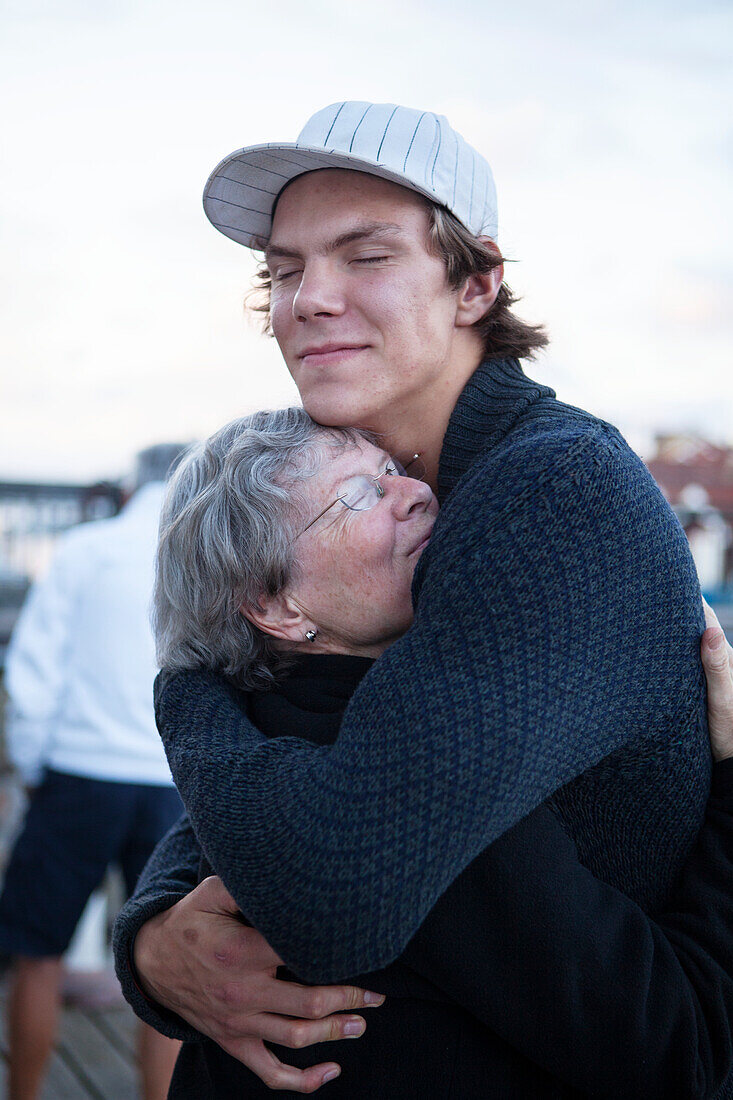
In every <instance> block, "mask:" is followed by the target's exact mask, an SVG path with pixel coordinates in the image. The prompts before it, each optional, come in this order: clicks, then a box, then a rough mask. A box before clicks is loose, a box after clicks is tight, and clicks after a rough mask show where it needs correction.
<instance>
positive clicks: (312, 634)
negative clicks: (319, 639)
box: [305, 630, 318, 642]
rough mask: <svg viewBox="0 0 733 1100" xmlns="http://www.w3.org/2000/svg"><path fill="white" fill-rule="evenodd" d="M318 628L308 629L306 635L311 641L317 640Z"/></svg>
mask: <svg viewBox="0 0 733 1100" xmlns="http://www.w3.org/2000/svg"><path fill="white" fill-rule="evenodd" d="M317 633H318V631H317V630H306V632H305V636H306V638H307V640H308V641H309V642H315V640H316V634H317Z"/></svg>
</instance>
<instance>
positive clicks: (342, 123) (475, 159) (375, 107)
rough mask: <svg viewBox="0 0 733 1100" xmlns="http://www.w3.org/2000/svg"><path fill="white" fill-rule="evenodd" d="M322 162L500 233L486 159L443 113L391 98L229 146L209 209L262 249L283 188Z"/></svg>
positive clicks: (334, 108)
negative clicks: (274, 137) (405, 190)
mask: <svg viewBox="0 0 733 1100" xmlns="http://www.w3.org/2000/svg"><path fill="white" fill-rule="evenodd" d="M319 168H350V169H352V170H354V171H356V172H367V173H369V174H370V175H372V176H380V177H381V178H382V179H386V180H391V181H392V182H393V183H398V184H400V185H401V186H402V187H409V188H410V190H412V191H417V192H418V194H420V195H425V196H426V198H428V199H432V201H433V202H436V203H439V204H440V205H442V206H446V207H447V208H448V209H449V210H450V211H451V212H452V213H453V214H455V216H456V217H457V218H458V220H459V221H461V222H462V223H463V225H465V226H466V228H467V229H470V230H471V232H472V233H473V234H475V235H476V236H486V237H491V238H492V239H493V240H495V239H496V237H497V234H498V230H499V226H498V219H497V209H496V188H495V186H494V177H493V176H492V174H491V169H490V168H489V165H488V164H487V162H486V161H485V160H484V158H483V157H482V156H480V155H479V153H477V152H476V150H475V149H473V148H472V147H471V146H470V145H469V144H468V143H467V142H466V141H464V140H463V138H462V137H461V135H460V134H458V133H456V131H455V130H454V129H453V128H452V127H451V125H450V123H449V122H448V120H447V118H445V117H444V116H443V115H434V114H433V113H432V112H431V111H417V110H414V109H413V108H412V107H399V106H397V105H396V104H394V103H362V102H353V101H352V102H348V101H347V102H345V103H332V104H331V106H330V107H324V108H323V110H322V111H318V112H317V113H316V114H315V115H313V117H312V118H310V119H309V120H308V122H307V123H306V124H305V126H304V128H303V129H302V130H301V132H300V134H299V135H298V140H297V141H296V142H295V143H286V144H278V143H268V144H267V145H250V146H248V147H247V148H245V149H239V150H237V152H236V153H231V154H230V155H229V156H228V157H225V158H224V160H223V161H222V162H221V163H220V164H218V165H217V166H216V168H215V169H214V171H213V172H212V173H211V175H210V176H209V178H208V180H207V182H206V187H205V188H204V210H205V212H206V216H207V218H208V219H209V221H210V222H211V223H212V225H213V226H215V227H216V229H218V230H219V231H220V232H221V233H224V235H225V236H227V237H231V238H232V240H233V241H238V242H239V244H244V245H247V246H248V247H249V248H263V247H264V246H265V244H266V243H267V241H268V240H269V238H270V233H271V231H272V214H273V209H274V206H275V202H276V200H277V197H278V195H279V194H280V192H281V191H282V189H283V188H284V187H285V186H286V185H287V184H288V183H289V182H290V181H291V180H294V179H295V178H296V176H301V175H303V174H304V173H305V172H314V171H316V170H317V169H319Z"/></svg>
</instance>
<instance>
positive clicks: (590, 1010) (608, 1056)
mask: <svg viewBox="0 0 733 1100" xmlns="http://www.w3.org/2000/svg"><path fill="white" fill-rule="evenodd" d="M716 638H717V639H718V640H720V641H721V645H720V646H719V648H718V649H717V650H716V649H714V648H712V647H711V644H710V643H711V642H712V641H714V640H715V639H716ZM702 653H703V661H704V664H705V668H706V673H707V675H708V682H709V700H710V735H711V742H712V745H713V752H714V756H715V758H716V759H717V760H719V761H724V762H723V763H719V764H716V772H715V773H714V789H713V794H712V796H711V799H710V802H709V805H708V809H707V815H706V821H705V825H704V828H703V830H702V832H701V834H700V837H699V840H698V844H697V846H696V848H695V849H694V851H693V852H692V854H691V856H690V858H689V860H688V862H687V864H686V866H685V869H684V872H683V875H682V878H681V881H680V883H679V887H678V890H677V892H676V895H675V898H674V899H673V902H672V903H671V904H670V906H669V907H668V910H667V911H666V912H665V913H662V914H659V915H658V916H657V917H656V919H652V918H650V917H649V916H647V915H646V914H645V913H644V912H643V911H642V910H641V909H640V908H639V907H638V906H637V905H635V904H634V903H633V902H632V901H631V900H630V899H629V898H627V897H625V896H624V895H623V894H620V893H619V892H618V891H616V890H614V889H613V888H611V887H609V886H607V885H605V884H604V883H603V882H600V881H599V880H598V879H596V878H595V877H594V876H592V875H591V874H590V873H589V872H588V870H587V869H586V868H584V867H583V866H582V865H581V864H580V862H579V860H578V857H577V851H576V849H575V846H574V845H573V843H572V842H571V841H570V839H569V838H568V837H567V835H566V834H565V833H564V831H563V829H562V828H561V827H560V825H559V823H558V821H557V820H556V818H555V817H554V815H553V814H552V813H551V812H550V811H549V809H547V808H545V807H542V808H540V809H539V810H537V811H535V812H534V813H533V814H532V815H530V816H529V817H528V818H526V819H525V820H524V821H522V822H520V823H519V824H518V825H516V826H515V827H514V828H513V829H512V830H511V831H509V832H508V833H507V834H506V835H505V836H504V837H502V838H501V839H500V840H499V841H497V842H495V843H494V844H493V845H492V846H491V847H490V848H489V849H487V851H486V852H484V853H482V855H481V856H480V857H479V858H478V859H477V860H476V861H475V862H474V864H473V865H472V866H471V867H470V868H469V869H468V870H467V871H466V872H464V874H463V875H461V876H460V877H459V878H458V879H457V881H456V882H455V883H453V885H452V886H451V887H450V889H449V890H448V891H447V893H446V894H445V895H444V896H443V897H442V898H441V899H440V901H439V902H438V904H437V905H436V906H435V908H434V909H433V910H432V912H431V913H430V915H429V917H428V919H427V920H426V922H425V923H424V925H423V926H422V928H421V929H420V930H419V932H418V934H417V936H416V937H415V938H414V939H413V941H412V942H411V943H410V945H409V946H408V948H407V951H406V953H405V954H404V955H403V957H402V961H403V962H405V963H407V964H408V965H411V966H412V967H413V968H414V969H415V970H416V971H418V972H420V973H422V974H424V975H425V976H426V977H428V978H429V979H430V980H431V981H433V982H435V983H436V984H438V985H439V986H440V987H441V988H442V989H443V990H444V991H445V992H447V993H449V994H450V995H451V996H453V997H454V998H455V1000H456V1001H458V1003H460V1004H461V1005H463V1006H464V1007H465V1008H468V1009H469V1011H471V1012H473V1013H474V1014H475V1015H476V1016H477V1017H478V1018H479V1019H480V1020H482V1022H484V1023H486V1024H487V1025H488V1026H489V1027H490V1028H492V1030H494V1031H495V1032H496V1033H497V1034H498V1035H500V1036H501V1037H502V1038H504V1039H505V1041H507V1042H508V1043H509V1044H510V1045H511V1046H512V1047H513V1048H515V1049H517V1050H519V1051H521V1052H522V1053H523V1054H524V1055H525V1056H526V1057H527V1058H529V1059H530V1060H531V1061H533V1062H535V1063H536V1064H538V1065H540V1066H542V1067H543V1068H544V1069H546V1070H548V1071H549V1072H551V1073H553V1074H554V1075H556V1076H557V1077H558V1078H559V1079H561V1080H563V1081H565V1082H566V1083H567V1084H569V1085H571V1086H572V1087H573V1088H578V1089H581V1090H583V1091H586V1090H587V1091H590V1092H591V1093H592V1094H593V1095H599V1096H609V1097H610V1096H612V1097H625V1096H629V1095H634V1096H637V1095H638V1096H642V1095H643V1096H645V1097H649V1098H650V1100H652V1098H654V1097H659V1098H660V1100H661V1098H666V1097H667V1096H670V1095H675V1096H680V1097H683V1096H689V1097H691V1098H693V1097H694V1098H695V1100H697V1098H701V1097H706V1096H712V1095H713V1094H714V1093H715V1090H716V1088H717V1087H718V1085H719V1083H720V1082H721V1081H722V1080H724V1079H725V1078H726V1076H727V1074H728V1073H729V1071H730V1065H731V1049H732V1044H731V1024H730V1021H731V1019H733V889H731V880H732V878H733V867H732V866H731V852H733V759H731V758H733V651H731V650H730V649H729V648H728V650H726V646H725V642H724V639H723V638H722V634H721V632H720V631H719V629H717V628H711V629H709V630H708V631H706V633H705V636H704V638H703V643H702ZM728 653H730V657H728ZM231 801H232V802H233V803H236V802H238V801H241V800H238V799H232V800H231ZM226 802H227V799H226V798H222V803H221V804H220V805H222V808H223V803H226ZM191 898H192V899H193V895H191ZM184 917H185V914H184V913H183V912H182V913H181V916H180V919H181V920H183V919H184ZM193 918H194V913H193V910H190V911H189V913H188V919H189V920H190V921H191V922H192V923H191V925H190V926H188V927H189V931H190V928H191V927H193ZM202 927H203V926H202ZM232 928H233V929H234V931H235V932H236V930H237V926H236V925H234V924H232ZM161 942H162V940H161V938H160V937H158V940H157V943H158V945H160V944H161ZM160 954H161V953H160V951H159V950H157V951H156V950H154V951H153V955H154V956H155V957H156V961H157V962H158V963H159V962H160ZM236 974H237V979H239V978H240V977H241V972H240V971H237V972H236ZM231 977H232V979H234V977H235V974H234V973H232V975H231ZM168 980H170V977H169V979H168ZM219 980H221V975H219ZM365 980H366V981H368V979H365ZM194 985H195V986H196V987H197V988H198V989H199V990H200V989H201V988H202V987H203V986H205V985H206V982H205V981H204V980H203V978H200V979H199V980H198V981H197V982H195V983H194ZM233 1026H234V1025H233ZM214 1037H215V1038H216V1036H214Z"/></svg>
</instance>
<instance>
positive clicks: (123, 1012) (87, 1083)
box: [0, 983, 140, 1100]
mask: <svg viewBox="0 0 733 1100" xmlns="http://www.w3.org/2000/svg"><path fill="white" fill-rule="evenodd" d="M5 1005H6V989H5V985H4V983H3V984H2V985H0V1016H1V1017H2V1022H1V1023H0V1095H2V1096H6V1095H7V1083H6V1082H7V1072H8V1066H7V1057H8V1046H7V1035H6V1011H5ZM139 1097H140V1090H139V1088H138V1077H137V1068H136V1063H135V1017H134V1015H133V1013H132V1011H131V1009H130V1008H129V1007H128V1006H127V1005H126V1004H124V1003H122V1004H121V1005H119V1006H115V1007H114V1008H104V1009H89V1008H76V1007H65V1008H64V1010H63V1013H62V1018H61V1027H60V1033H59V1039H58V1043H57V1047H56V1052H55V1053H54V1055H53V1057H52V1059H51V1063H50V1065H49V1071H48V1076H47V1079H46V1084H45V1087H44V1089H43V1091H42V1093H41V1100H139Z"/></svg>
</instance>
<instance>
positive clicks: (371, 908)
mask: <svg viewBox="0 0 733 1100" xmlns="http://www.w3.org/2000/svg"><path fill="white" fill-rule="evenodd" d="M440 497H441V504H442V508H441V513H440V515H439V517H438V520H437V522H436V524H435V527H434V530H433V535H432V538H431V542H430V544H429V546H428V548H427V549H426V550H425V552H424V553H423V555H422V558H421V560H420V562H419V564H418V568H417V570H416V574H415V579H414V585H413V597H414V601H415V607H416V610H415V621H414V624H413V626H412V628H411V629H410V630H409V631H408V633H407V634H406V635H405V637H404V638H402V639H401V640H400V641H398V642H397V643H396V644H395V645H393V646H392V647H391V648H390V649H389V651H388V652H387V653H386V654H385V655H384V657H382V658H381V659H380V660H379V661H378V662H377V663H376V665H375V666H374V668H373V669H372V670H371V671H370V672H369V673H368V674H367V676H366V677H365V679H364V681H363V682H362V684H361V685H360V687H359V688H358V690H357V691H356V693H355V695H354V697H353V699H352V701H351V703H350V705H349V707H348V708H347V711H346V713H345V716H344V720H343V723H342V726H341V732H340V735H339V738H338V740H337V742H336V744H335V745H334V747H333V748H332V749H327V748H325V747H320V746H314V745H311V744H307V743H305V742H303V741H298V740H295V739H290V738H279V739H277V740H272V741H268V740H267V739H266V738H264V737H263V735H262V734H261V733H259V732H258V731H257V729H256V728H255V727H254V726H253V725H251V724H248V723H247V722H246V721H245V720H243V718H242V715H241V712H239V711H238V710H237V708H236V706H235V705H234V704H233V703H232V700H231V699H230V697H229V696H228V695H227V693H226V692H225V691H223V690H221V691H219V692H217V691H216V690H214V689H213V688H212V685H211V680H210V678H209V677H208V676H207V675H205V674H202V673H198V672H187V673H179V674H162V675H161V677H160V678H159V681H158V684H157V714H158V722H159V728H160V731H161V735H162V737H163V740H164V742H165V745H166V749H167V752H168V757H169V761H170V764H171V768H172V771H173V775H174V777H175V779H176V782H177V784H178V786H179V789H180V791H181V794H182V796H183V800H184V803H185V804H186V806H187V808H188V811H189V814H190V816H191V820H192V822H193V825H194V828H195V830H196V832H197V834H198V835H199V838H200V839H201V841H202V844H203V846H204V848H205V850H206V851H207V853H208V854H209V856H210V857H211V859H212V863H213V864H214V865H215V866H226V867H229V868H230V872H229V874H228V876H225V877H224V881H225V884H226V886H227V887H228V889H229V890H230V892H231V893H232V895H233V896H234V897H235V898H236V899H237V901H238V903H239V904H240V906H241V908H242V910H243V912H244V913H245V914H246V916H247V917H248V919H249V920H251V922H252V923H253V924H254V925H255V926H256V927H257V928H259V929H260V931H261V932H262V933H263V934H264V935H265V937H266V938H267V940H268V941H269V942H270V943H271V944H272V946H273V947H274V948H275V949H276V950H277V952H278V953H279V954H280V956H281V957H282V958H284V959H285V961H286V963H287V964H288V966H289V967H290V968H291V969H292V970H294V971H295V972H296V973H298V974H299V975H300V976H301V977H304V978H307V979H309V980H326V981H331V980H338V979H340V978H343V977H344V976H346V975H349V974H354V973H360V972H366V971H369V970H373V969H377V968H379V967H381V966H384V965H385V964H387V963H388V962H390V961H391V960H392V959H394V958H396V957H397V955H398V954H400V952H401V951H402V950H403V949H404V947H405V946H406V944H407V942H408V941H409V939H410V937H411V936H412V935H413V933H414V932H415V930H416V929H417V928H418V927H419V925H420V924H421V923H422V921H423V920H424V918H425V915H426V914H427V912H428V911H429V909H430V908H431V906H432V905H433V904H434V902H435V900H436V899H437V898H438V897H439V896H440V895H441V893H443V891H444V890H445V889H446V887H447V886H448V885H449V884H450V882H451V881H452V880H453V879H454V878H455V877H456V876H457V875H458V874H459V872H460V871H461V870H462V869H463V868H464V867H465V866H467V864H468V863H469V862H470V861H471V860H472V859H473V858H474V857H475V856H476V855H477V854H478V853H479V852H480V851H481V850H482V849H483V848H484V847H485V846H486V844H487V843H489V842H490V841H492V840H493V839H495V838H496V837H498V836H501V835H502V833H504V832H505V831H506V830H507V829H508V828H509V827H510V826H511V825H512V824H514V823H515V822H516V821H518V820H520V819H521V818H522V817H524V816H525V815H526V814H527V813H529V812H530V811H531V810H532V809H533V808H534V807H535V806H538V805H539V804H540V803H541V802H543V801H544V800H546V799H547V798H548V797H550V796H554V804H555V808H556V810H557V812H558V813H559V814H560V816H561V819H562V821H563V823H564V825H565V827H566V829H567V831H568V833H569V835H570V836H571V838H572V839H573V841H574V842H575V843H576V844H577V847H578V851H579V853H580V858H581V860H582V861H583V863H585V864H586V865H587V866H588V867H589V868H590V869H591V870H592V871H593V872H594V873H595V874H596V875H597V876H598V877H599V878H601V879H602V880H604V881H606V882H608V883H610V884H612V885H615V886H617V887H619V888H620V889H621V890H623V891H624V892H625V893H627V894H628V895H629V896H630V897H631V898H633V899H634V900H636V901H638V902H639V903H640V904H642V905H643V906H644V907H645V908H647V909H653V908H654V907H656V906H658V905H660V904H661V903H663V901H664V900H665V899H666V898H667V896H668V894H669V890H670V886H671V884H672V882H673V880H674V878H675V875H676V874H677V872H678V871H679V869H680V867H681V865H682V863H683V861H684V858H685V856H686V854H687V853H688V851H689V849H690V846H691V844H692V841H693V838H694V836H695V835H696V833H697V830H698V828H699V826H700V822H701V820H702V814H703V809H704V805H705V800H706V797H707V792H708V787H709V774H710V763H709V749H708V744H707V735H706V727H705V701H704V689H703V675H702V669H701V666H700V661H699V639H700V635H701V633H702V630H703V617H702V608H701V604H700V595H699V587H698V583H697V578H696V574H695V569H694V565H693V563H692V559H691V555H690V552H689V548H688V545H687V542H686V540H685V537H684V534H683V532H682V530H681V528H680V526H679V524H678V522H677V520H676V519H675V517H674V515H673V514H672V512H671V510H670V508H669V507H668V505H667V504H666V502H665V501H664V499H663V497H662V495H661V493H660V491H659V489H658V488H657V486H656V485H655V484H654V482H653V480H652V478H651V477H650V475H649V473H648V472H647V471H646V469H645V467H644V466H643V464H642V463H641V461H640V460H639V459H638V458H637V456H636V455H634V454H633V452H632V451H631V450H630V449H629V447H628V446H627V444H626V443H625V442H624V440H623V439H622V438H621V436H620V435H619V433H618V432H617V431H616V430H615V429H614V428H613V427H611V426H609V425H608V424H605V423H603V422H601V421H599V420H597V419H595V418H594V417H592V416H590V415H589V414H587V413H585V412H582V411H580V410H577V409H573V408H569V407H568V406H566V405H563V404H561V403H560V402H558V401H557V400H556V399H555V397H554V395H553V393H552V391H551V390H549V389H547V388H546V387H543V386H539V385H537V384H536V383H534V382H531V381H530V380H529V379H527V378H526V377H525V376H524V374H523V373H522V371H521V368H520V366H519V364H518V363H517V362H516V361H514V360H502V361H488V362H485V363H483V364H482V365H481V366H480V367H479V368H478V370H477V371H476V373H475V375H474V376H473V377H472V378H471V380H470V381H469V383H468V385H467V386H466V388H465V390H464V392H463V394H462V395H461V397H460V399H459V401H458V404H457V406H456V409H455V410H454V413H453V415H452V417H451V420H450V424H449V427H448V430H447V433H446V437H445V440H444V446H443V451H442V456H441V470H440ZM201 729H208V730H210V731H211V736H212V738H214V741H215V743H216V752H212V753H210V752H207V751H206V746H205V745H203V746H202V743H201V737H200V734H199V731H200V730H201ZM194 731H195V732H194ZM223 783H233V784H235V786H236V788H237V789H238V790H241V791H244V792H246V798H245V799H244V801H243V803H242V804H241V806H240V807H239V810H238V813H237V815H236V817H231V818H230V819H228V820H226V821H225V822H222V821H221V820H220V819H217V820H216V827H215V829H212V828H211V822H212V821H213V820H214V818H213V817H212V814H211V809H212V807H211V802H210V798H211V795H210V792H211V791H215V790H216V789H217V787H218V786H219V785H221V784H223ZM222 826H223V827H222ZM212 833H215V834H216V835H215V836H214V835H212ZM235 855H236V860H235V859H234V858H233V857H234V856H235ZM304 899H307V903H306V904H304Z"/></svg>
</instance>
